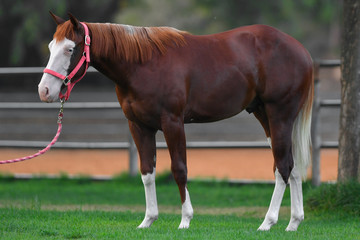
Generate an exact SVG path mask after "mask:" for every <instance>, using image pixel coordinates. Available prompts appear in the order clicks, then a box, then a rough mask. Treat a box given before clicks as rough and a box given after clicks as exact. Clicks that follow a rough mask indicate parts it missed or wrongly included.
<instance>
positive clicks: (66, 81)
mask: <svg viewBox="0 0 360 240" xmlns="http://www.w3.org/2000/svg"><path fill="white" fill-rule="evenodd" d="M63 83H64V85H65V86H67V85H69V84H70V83H71V80H70V79H68V77H65V79H64V80H63Z"/></svg>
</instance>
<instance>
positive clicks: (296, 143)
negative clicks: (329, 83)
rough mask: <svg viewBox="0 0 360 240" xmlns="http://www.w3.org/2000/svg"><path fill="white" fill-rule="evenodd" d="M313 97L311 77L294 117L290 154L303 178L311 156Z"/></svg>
mask: <svg viewBox="0 0 360 240" xmlns="http://www.w3.org/2000/svg"><path fill="white" fill-rule="evenodd" d="M313 98H314V80H313V79H311V83H310V89H309V92H308V95H307V97H306V100H305V102H304V104H303V106H302V108H301V110H300V112H299V114H298V116H297V117H296V119H295V122H294V126H293V130H292V154H293V159H294V164H295V166H296V167H297V169H298V171H299V172H300V174H301V176H302V178H303V179H305V178H306V174H307V168H308V167H309V165H310V162H311V157H312V146H311V115H312V105H313Z"/></svg>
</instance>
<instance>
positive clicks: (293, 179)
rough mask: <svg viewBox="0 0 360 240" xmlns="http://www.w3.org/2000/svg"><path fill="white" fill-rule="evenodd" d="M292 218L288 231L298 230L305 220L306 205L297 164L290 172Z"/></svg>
mask: <svg viewBox="0 0 360 240" xmlns="http://www.w3.org/2000/svg"><path fill="white" fill-rule="evenodd" d="M289 182H290V195H291V219H290V222H289V225H288V226H287V228H286V231H296V230H297V228H298V226H299V225H300V223H301V222H302V221H303V220H304V206H303V194H302V180H301V175H300V173H299V171H298V169H297V167H296V166H295V167H294V168H293V170H292V171H291V174H290V179H289Z"/></svg>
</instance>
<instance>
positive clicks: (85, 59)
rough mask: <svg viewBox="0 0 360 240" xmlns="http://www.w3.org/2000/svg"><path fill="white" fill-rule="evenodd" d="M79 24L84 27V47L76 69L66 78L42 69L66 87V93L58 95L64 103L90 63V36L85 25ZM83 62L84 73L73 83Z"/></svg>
mask: <svg viewBox="0 0 360 240" xmlns="http://www.w3.org/2000/svg"><path fill="white" fill-rule="evenodd" d="M81 24H82V25H83V27H84V30H85V39H84V40H85V45H84V52H83V56H82V57H81V59H80V61H79V62H78V64H77V65H76V67H75V68H74V70H72V72H71V73H70V74H69V75H67V76H64V75H62V74H60V73H58V72H55V71H53V70H51V69H48V68H45V69H44V73H49V74H51V75H53V76H55V77H58V78H60V79H61V80H62V81H63V83H64V85H65V86H66V87H67V91H66V93H65V95H64V94H62V92H61V91H60V93H59V98H60V99H63V98H65V101H67V100H68V99H69V97H70V93H71V90H72V89H73V87H74V86H75V84H76V83H77V82H79V81H80V80H81V79H82V78H83V77H84V76H85V74H86V70H87V69H88V67H89V63H90V42H91V39H90V35H89V29H88V27H87V25H86V24H85V23H83V22H81ZM84 62H85V64H86V66H85V71H84V73H83V75H82V76H81V77H80V78H79V79H77V80H75V81H73V82H72V81H71V80H72V78H73V77H74V76H75V75H76V73H77V72H78V71H79V69H80V68H81V66H82V65H83V63H84Z"/></svg>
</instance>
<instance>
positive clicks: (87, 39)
mask: <svg viewBox="0 0 360 240" xmlns="http://www.w3.org/2000/svg"><path fill="white" fill-rule="evenodd" d="M88 41H89V42H88ZM90 41H91V40H90V36H89V35H85V45H86V46H90Z"/></svg>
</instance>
